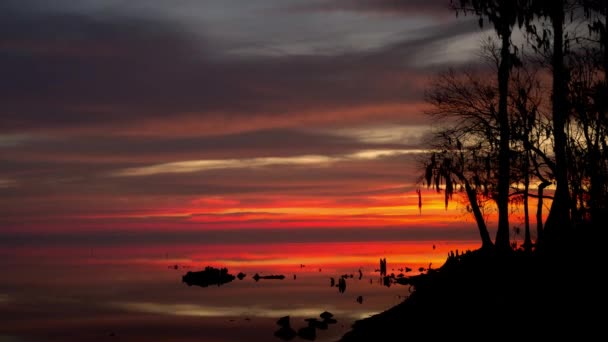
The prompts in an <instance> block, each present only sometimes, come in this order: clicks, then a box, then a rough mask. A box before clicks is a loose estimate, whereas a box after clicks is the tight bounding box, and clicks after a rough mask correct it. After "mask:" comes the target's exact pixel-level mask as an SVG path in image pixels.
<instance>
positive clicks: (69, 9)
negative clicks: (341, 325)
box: [0, 0, 489, 245]
mask: <svg viewBox="0 0 608 342" xmlns="http://www.w3.org/2000/svg"><path fill="white" fill-rule="evenodd" d="M448 5H449V0H425V1H421V0H412V1H395V0H333V1H328V0H308V1H306V0H297V1H296V0H257V1H246V0H240V1H237V0H217V1H203V0H171V1H169V0H103V1H102V0H79V1H73V0H55V1H47V0H3V1H1V2H0V75H1V76H0V103H2V106H1V108H0V112H1V113H0V163H1V167H0V236H2V237H1V238H0V241H2V242H0V244H13V245H14V244H17V245H18V244H24V243H26V242H28V243H32V242H35V243H40V244H45V243H47V244H48V243H54V242H57V241H62V242H64V243H68V244H69V243H72V244H75V245H77V244H82V243H85V242H86V243H98V244H110V245H111V244H114V243H119V242H121V241H122V242H128V243H141V244H145V243H148V242H149V243H154V242H155V241H160V240H162V241H167V240H169V241H176V242H197V241H205V242H208V243H209V242H217V243H221V242H233V243H247V242H256V241H259V242H316V241H326V242H336V241H344V240H347V241H367V240H377V241H389V240H394V239H410V240H433V239H475V238H476V236H477V235H476V228H475V226H474V224H473V222H472V220H471V219H470V218H469V217H468V216H467V214H466V213H465V212H464V210H463V209H462V208H460V209H458V205H457V204H450V207H449V209H448V211H446V210H445V207H444V203H443V199H442V197H441V196H438V195H435V194H433V192H432V191H423V208H422V212H421V213H420V212H419V211H418V198H417V194H416V192H415V190H416V189H417V188H418V187H420V186H421V185H420V184H419V183H418V181H419V176H420V175H421V170H420V162H421V158H422V157H421V156H423V153H422V152H424V150H425V149H426V148H428V146H427V145H425V142H428V138H429V136H430V132H431V130H432V127H433V125H435V124H437V123H433V122H430V120H429V118H428V117H427V116H426V115H425V114H424V111H425V109H427V108H428V107H427V105H426V104H425V102H424V98H423V96H424V91H425V89H426V88H425V87H426V85H427V84H428V83H429V81H430V80H431V78H432V76H433V75H434V74H436V73H437V72H440V71H442V70H445V69H447V68H448V67H458V66H462V65H467V64H471V63H476V57H475V56H476V54H477V46H478V43H479V41H480V39H482V37H484V36H487V35H488V34H489V33H488V31H485V32H483V31H480V29H479V27H478V26H477V20H476V19H475V18H472V17H464V18H463V17H462V16H461V17H460V18H456V16H455V15H454V13H452V12H451V11H450V10H449V9H448Z"/></svg>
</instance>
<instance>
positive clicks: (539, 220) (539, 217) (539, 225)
mask: <svg viewBox="0 0 608 342" xmlns="http://www.w3.org/2000/svg"><path fill="white" fill-rule="evenodd" d="M549 185H551V183H549V182H542V183H540V185H539V186H538V204H537V206H536V245H537V246H538V245H539V244H542V242H543V239H544V234H543V191H544V190H545V188H546V187H548V186H549Z"/></svg>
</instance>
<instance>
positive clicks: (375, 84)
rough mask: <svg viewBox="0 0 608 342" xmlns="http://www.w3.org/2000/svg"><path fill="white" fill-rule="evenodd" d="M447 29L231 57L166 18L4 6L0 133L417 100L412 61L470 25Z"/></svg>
mask: <svg viewBox="0 0 608 342" xmlns="http://www.w3.org/2000/svg"><path fill="white" fill-rule="evenodd" d="M450 25H451V26H450ZM450 25H449V26H448V27H445V28H442V29H439V28H435V29H432V28H431V29H429V30H426V31H425V32H423V31H421V32H420V38H416V39H408V40H405V41H402V42H398V43H395V44H391V45H388V46H384V47H381V48H378V49H374V50H371V51H359V52H344V53H339V54H334V55H279V56H240V57H238V56H227V55H225V53H224V51H220V50H217V49H214V48H213V47H212V46H211V45H209V44H207V41H205V39H203V38H201V37H200V36H194V35H192V34H190V33H187V32H186V31H185V30H180V27H179V25H176V24H175V23H170V22H168V21H162V20H152V19H142V18H139V17H125V16H118V15H107V14H104V15H99V16H90V15H87V16H85V15H79V14H75V13H67V14H66V13H50V12H36V11H21V12H15V11H13V12H12V13H11V11H7V12H3V13H0V32H2V33H0V42H1V43H0V51H1V52H2V53H1V54H0V73H2V75H3V77H2V78H1V79H0V101H2V103H3V109H2V111H3V113H2V119H0V120H1V121H0V127H1V128H0V129H1V130H3V131H5V132H6V131H19V130H28V129H32V128H38V129H45V128H49V127H73V126H75V127H78V126H86V125H102V124H109V123H125V122H126V123H131V124H135V123H137V122H139V121H141V120H145V119H150V118H154V117H157V118H171V117H174V116H179V115H181V114H183V113H190V114H193V113H194V115H196V116H197V117H199V118H200V119H201V120H215V119H217V117H218V116H223V117H228V118H231V119H230V120H250V119H251V116H255V115H258V114H265V115H275V116H288V117H289V116H297V115H298V113H300V112H302V111H319V110H330V109H334V108H345V107H356V106H361V105H367V106H374V105H379V104H384V103H407V102H416V101H419V100H420V97H421V87H420V83H421V80H422V79H424V78H425V76H423V75H424V71H421V70H419V69H416V68H415V67H412V66H409V65H408V63H411V62H412V61H415V60H416V59H417V58H419V57H421V56H420V51H421V50H422V49H423V48H424V47H425V46H427V47H428V46H432V44H433V43H435V42H437V41H441V40H444V39H448V38H450V37H455V36H458V35H461V34H465V33H468V32H471V31H473V30H474V29H475V28H476V27H475V26H474V25H463V24H462V23H455V24H450Z"/></svg>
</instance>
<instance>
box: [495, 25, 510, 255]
mask: <svg viewBox="0 0 608 342" xmlns="http://www.w3.org/2000/svg"><path fill="white" fill-rule="evenodd" d="M501 39H502V47H501V50H500V57H501V58H500V65H499V67H498V92H499V99H498V123H499V126H500V127H499V128H500V142H499V150H498V187H497V192H498V194H497V198H496V205H497V207H498V230H497V232H496V247H497V248H499V249H501V250H507V249H510V248H511V244H510V243H509V180H510V162H511V159H510V153H509V148H510V144H509V138H510V130H509V114H508V112H507V96H508V92H509V75H510V71H511V50H510V47H511V29H510V28H509V25H508V24H507V23H505V24H503V27H502V29H501Z"/></svg>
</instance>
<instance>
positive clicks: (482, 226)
mask: <svg viewBox="0 0 608 342" xmlns="http://www.w3.org/2000/svg"><path fill="white" fill-rule="evenodd" d="M461 180H462V181H463V182H464V188H465V191H466V192H467V197H468V198H469V203H471V210H472V211H473V215H474V216H475V221H476V222H477V228H479V235H480V237H481V248H483V249H487V248H491V247H492V246H494V244H493V243H492V239H490V234H489V233H488V227H487V226H486V221H485V220H484V219H483V215H482V214H481V209H480V208H479V203H477V193H476V192H475V190H473V189H472V188H471V185H470V184H469V182H467V181H466V179H464V178H461Z"/></svg>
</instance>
